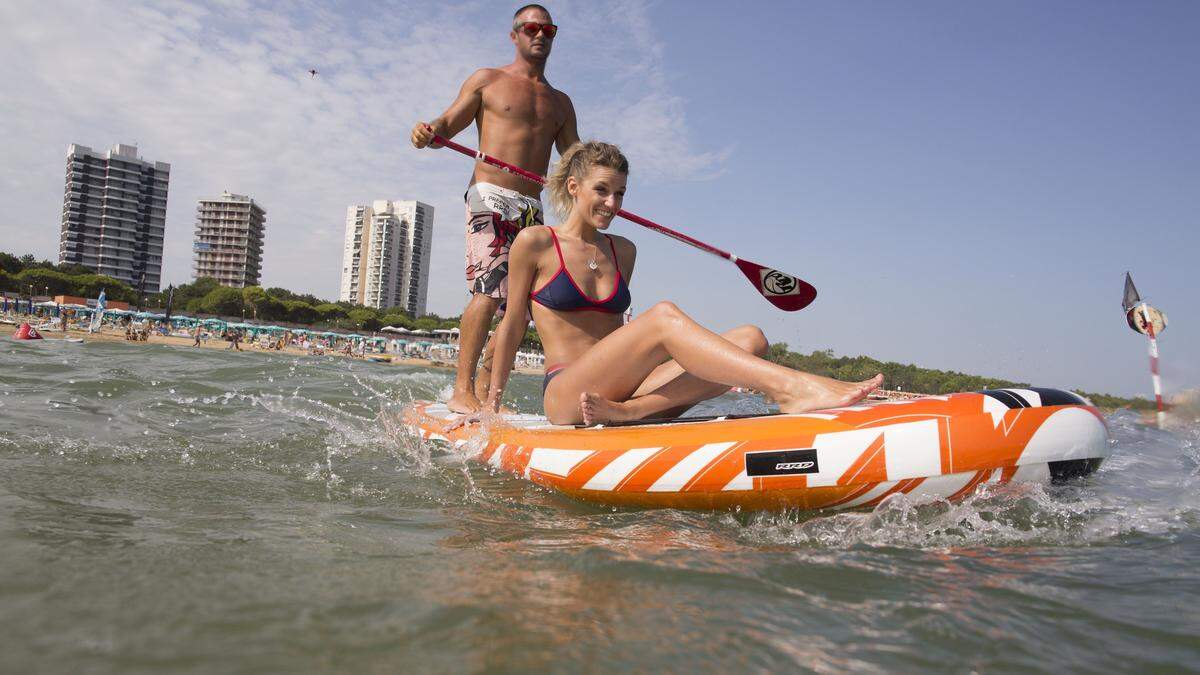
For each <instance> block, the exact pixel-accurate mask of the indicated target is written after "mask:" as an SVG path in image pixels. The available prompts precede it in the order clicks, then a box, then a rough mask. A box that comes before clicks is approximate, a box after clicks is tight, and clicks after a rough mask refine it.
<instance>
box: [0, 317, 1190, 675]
mask: <svg viewBox="0 0 1200 675" xmlns="http://www.w3.org/2000/svg"><path fill="white" fill-rule="evenodd" d="M451 381H452V373H451V372H450V371H447V370H433V369H422V368H412V367H398V366H390V365H384V364H375V363H369V362H362V361H351V360H347V359H342V358H335V357H295V356H287V355H281V354H276V353H262V352H241V353H231V352H219V351H211V350H199V349H197V350H190V349H184V348H172V347H165V346H155V345H148V346H147V345H136V346H135V345H126V344H119V343H89V344H83V345H79V344H68V343H62V342H44V343H37V344H35V343H16V342H11V343H10V342H7V341H6V342H5V343H3V344H2V345H0V671H3V672H13V673H25V672H56V673H57V672H100V673H103V672H120V673H129V672H156V673H159V672H247V671H258V672H290V671H298V672H321V671H324V672H439V671H440V672H447V671H449V672H477V671H496V672H504V671H512V672H530V671H559V672H578V671H614V670H634V671H640V672H655V671H674V672H686V671H703V672H722V671H725V672H728V671H734V670H736V671H739V672H740V671H746V670H751V671H796V670H813V671H844V670H855V671H864V672H872V671H876V672H883V671H889V672H890V671H907V672H914V671H925V670H935V671H959V672H961V671H968V670H979V671H993V672H994V671H1018V670H1019V671H1045V672H1058V671H1063V670H1070V671H1081V670H1104V671H1113V670H1116V671H1130V672H1132V671H1142V670H1146V669H1160V670H1182V669H1197V668H1200V637H1198V635H1200V609H1197V608H1198V607H1200V574H1198V573H1197V562H1198V561H1200V494H1198V488H1200V425H1198V424H1197V422H1196V421H1195V420H1192V421H1190V422H1189V421H1186V420H1175V424H1174V426H1173V427H1172V428H1170V429H1168V430H1158V429H1154V428H1149V427H1146V426H1143V425H1141V424H1140V422H1139V419H1138V417H1137V416H1135V415H1133V414H1131V413H1128V412H1117V413H1114V414H1112V415H1110V416H1109V417H1108V425H1109V429H1110V432H1111V434H1112V441H1111V443H1112V451H1113V456H1112V457H1111V459H1109V460H1108V461H1107V462H1105V464H1104V466H1103V467H1102V468H1101V469H1100V471H1099V472H1098V473H1096V474H1094V475H1093V476H1090V477H1088V478H1086V479H1082V480H1079V481H1077V482H1074V483H1071V484H1068V485H1063V486H1056V487H1050V486H1038V485H1029V484H1016V485H1003V486H994V485H988V486H984V487H983V488H981V490H980V491H979V492H977V493H975V494H974V495H972V496H971V497H969V498H968V499H966V500H965V501H963V502H960V503H955V504H950V503H946V502H944V501H917V500H912V499H908V498H906V497H904V496H899V497H896V498H893V499H890V500H888V501H886V502H885V503H884V504H882V505H880V506H879V507H878V508H876V509H875V510H873V511H867V512H846V513H832V514H820V513H818V514H809V513H776V514H748V513H731V512H712V513H705V512H699V513H697V512H681V511H672V510H627V509H617V510H613V509H608V508H600V507H595V506H590V505H586V504H581V503H579V502H575V501H572V500H570V499H567V498H565V497H562V496H560V495H557V494H554V493H552V492H549V491H546V490H544V489H541V488H538V487H536V486H534V485H531V484H530V483H528V482H526V481H524V480H521V479H518V478H515V477H512V476H509V475H507V474H501V473H493V472H491V471H489V470H487V469H485V468H483V467H480V466H479V465H477V464H475V463H471V462H467V461H466V459H465V457H464V455H463V454H462V453H455V452H452V451H450V450H449V449H447V448H446V447H444V446H439V445H437V444H431V443H426V442H421V441H419V440H417V439H415V438H413V437H412V436H410V435H408V434H406V433H405V432H404V431H403V430H402V429H401V428H400V426H399V424H398V417H397V415H398V413H399V411H400V409H401V408H402V407H403V405H404V404H405V403H406V402H408V401H411V400H413V399H421V398H432V397H435V396H437V395H439V394H440V393H444V392H445V391H446V389H447V387H448V386H449V385H450V383H451ZM1046 384H1050V385H1053V384H1055V383H1046ZM511 393H512V394H513V403H514V405H515V406H516V407H517V408H518V409H520V410H523V411H529V412H532V411H536V410H538V408H539V406H540V402H539V396H540V381H539V380H538V379H536V378H532V377H524V376H516V377H514V380H513V383H512V385H511ZM762 410H764V408H763V407H762V403H761V402H760V401H759V400H758V399H755V398H753V397H748V396H735V395H731V396H726V397H722V398H721V399H718V400H717V401H715V402H712V403H710V404H708V405H707V406H706V407H703V408H701V409H700V410H698V411H697V412H698V413H712V412H741V413H745V412H756V411H762Z"/></svg>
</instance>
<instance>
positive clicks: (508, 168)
mask: <svg viewBox="0 0 1200 675" xmlns="http://www.w3.org/2000/svg"><path fill="white" fill-rule="evenodd" d="M430 131H432V129H430ZM433 143H435V144H437V145H444V146H446V147H447V148H450V149H451V150H455V151H457V152H461V153H462V154H464V155H466V156H468V157H474V158H475V159H477V160H479V161H481V162H483V163H485V164H490V165H492V166H494V167H496V168H497V169H500V170H501V171H504V172H506V173H511V174H513V175H514V176H520V177H521V178H524V179H526V180H530V181H533V182H534V183H537V184H538V185H545V184H546V179H545V178H543V177H541V176H539V175H537V174H536V173H532V172H530V171H526V170H525V169H522V168H521V167H519V166H513V165H512V164H509V163H508V162H504V161H501V160H499V159H496V158H495V157H492V156H490V155H485V154H483V153H482V152H480V151H478V150H472V149H471V148H468V147H467V146H465V145H459V144H458V143H455V142H454V141H452V140H450V139H448V138H442V137H441V136H439V135H437V134H434V135H433ZM617 215H618V216H621V217H622V218H624V219H626V220H628V221H630V222H633V223H637V224H638V225H641V226H642V227H645V228H648V229H651V230H654V231H655V232H658V233H660V234H665V235H667V236H668V237H671V238H672V239H675V240H677V241H681V242H683V243H685V244H688V245H690V246H694V247H695V248H698V249H700V250H701V251H704V252H706V253H711V254H713V255H715V256H718V257H721V258H724V259H726V260H728V261H730V262H732V263H733V264H735V265H737V267H738V269H739V270H741V271H742V274H744V275H746V278H747V279H749V280H750V283H751V284H753V285H754V288H756V289H757V290H758V292H759V293H760V294H761V295H762V296H763V297H764V298H766V299H767V302H770V303H771V304H772V305H775V306H776V307H778V308H779V309H782V310H784V311H785V312H794V311H796V310H799V309H804V308H805V307H808V305H809V304H810V303H812V301H813V300H814V299H816V297H817V289H815V288H813V287H812V285H811V284H809V283H808V282H806V281H804V280H803V279H799V278H797V277H794V276H792V275H790V274H786V273H784V272H780V271H779V270H773V269H771V268H769V267H763V266H762V265H759V264H758V263H752V262H750V261H749V260H743V259H741V258H739V257H737V256H736V255H734V254H732V253H729V252H728V251H722V250H721V249H719V248H717V247H715V246H709V245H708V244H706V243H704V242H702V241H699V240H697V239H693V238H691V237H689V236H687V235H686V234H683V233H682V232H676V231H675V230H672V229H671V228H669V227H663V226H662V225H659V224H658V223H656V222H653V221H650V220H646V219H645V218H643V217H641V216H639V215H637V214H634V213H630V212H628V211H626V210H624V209H621V210H620V211H618V212H617Z"/></svg>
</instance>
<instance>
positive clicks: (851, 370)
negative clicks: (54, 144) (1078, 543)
mask: <svg viewBox="0 0 1200 675" xmlns="http://www.w3.org/2000/svg"><path fill="white" fill-rule="evenodd" d="M767 358H768V359H770V360H771V361H774V362H775V363H779V364H781V365H785V366H787V367H789V368H795V369H797V370H803V371H806V372H809V373H814V374H816V375H824V376H825V377H833V378H837V379H839V380H865V379H867V378H868V377H873V376H874V375H875V373H883V377H884V386H886V387H887V388H888V389H895V388H897V387H899V388H900V389H901V390H902V391H912V392H918V393H921V394H952V393H954V392H960V391H978V390H981V389H1004V388H1010V387H1015V388H1022V387H1028V386H1030V385H1029V383H1027V382H1012V381H1010V380H1004V379H1001V378H998V377H982V376H979V375H969V374H967V373H960V372H957V371H953V370H936V369H933V368H921V367H920V366H914V365H912V364H909V363H896V362H894V361H879V360H877V359H873V358H871V357H869V356H835V355H834V353H833V350H832V349H825V350H819V351H814V352H812V353H811V354H798V353H796V352H793V351H790V350H789V349H788V346H787V345H786V344H784V343H776V344H773V345H771V348H770V351H769V352H768V353H767ZM1077 393H1079V394H1082V395H1083V396H1086V397H1087V398H1089V399H1091V401H1092V402H1093V403H1095V404H1096V405H1097V406H1100V407H1102V408H1133V409H1135V410H1151V409H1153V408H1154V402H1153V401H1150V400H1147V399H1144V398H1122V397H1119V396H1110V395H1108V394H1095V393H1091V392H1085V391H1078V390H1077Z"/></svg>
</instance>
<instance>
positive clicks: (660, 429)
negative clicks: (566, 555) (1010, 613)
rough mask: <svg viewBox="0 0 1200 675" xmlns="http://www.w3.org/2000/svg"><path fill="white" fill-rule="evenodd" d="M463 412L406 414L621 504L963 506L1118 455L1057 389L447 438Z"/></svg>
mask: <svg viewBox="0 0 1200 675" xmlns="http://www.w3.org/2000/svg"><path fill="white" fill-rule="evenodd" d="M458 418H459V415H457V414H456V413H452V412H450V411H449V410H448V409H447V408H446V406H445V405H444V404H441V403H429V402H418V403H415V404H414V405H413V406H412V407H410V408H409V409H408V410H407V411H406V412H405V424H406V426H407V427H408V428H409V429H410V430H411V431H412V432H413V433H416V434H418V435H420V436H421V438H425V439H434V440H444V441H448V442H450V443H452V444H454V445H456V446H466V445H469V444H479V445H480V446H481V447H482V450H481V451H480V452H479V455H478V459H479V461H481V462H484V463H485V464H487V465H489V466H492V467H495V468H497V469H500V470H504V471H510V472H512V473H515V474H517V475H520V476H524V477H525V478H527V479H529V480H531V481H533V482H534V483H537V484H538V485H543V486H545V487H549V488H553V489H555V490H559V491H561V492H563V493H564V494H567V495H570V496H572V497H575V498H578V499H581V500H583V501H587V502H593V503H597V504H606V505H613V506H635V507H664V508H681V509H728V508H735V507H740V508H743V509H783V508H799V509H843V508H858V507H866V508H869V507H872V506H874V505H876V504H878V503H879V502H880V501H882V500H883V499H885V498H886V497H888V496H889V495H892V494H895V493H898V492H901V493H906V494H910V495H931V496H936V497H944V498H948V499H957V498H961V497H963V496H966V495H968V494H970V493H971V492H972V491H974V490H975V488H976V487H977V486H979V485H981V484H983V483H1004V482H1008V481H1021V480H1025V481H1045V482H1050V481H1052V480H1061V479H1067V478H1073V477H1076V476H1081V475H1086V474H1088V473H1091V472H1092V471H1094V470H1095V469H1096V468H1097V467H1099V466H1100V463H1101V462H1102V461H1103V459H1104V458H1105V457H1107V456H1108V454H1109V451H1108V431H1107V428H1106V427H1105V424H1104V419H1103V417H1101V415H1100V412H1099V411H1098V410H1096V408H1094V407H1093V406H1092V405H1091V403H1090V402H1089V401H1087V400H1086V399H1084V398H1082V397H1080V396H1078V395H1076V394H1073V393H1070V392H1065V391H1059V390H1056V389H1034V388H1031V389H1000V390H993V391H984V392H977V393H966V394H949V395H946V396H927V397H923V398H916V399H910V400H906V401H885V402H878V403H876V402H869V403H861V404H858V405H854V406H850V407H846V408H834V409H830V410H821V411H816V412H809V413H803V414H795V415H783V414H777V415H763V416H752V417H735V416H731V417H716V418H694V419H687V418H682V419H676V420H670V421H665V422H646V423H636V424H618V425H610V426H598V427H587V428H584V427H570V426H557V425H553V424H550V423H549V422H547V421H546V419H545V418H544V417H541V416H536V415H505V416H502V417H500V418H499V419H498V420H496V421H493V422H491V423H490V424H489V425H487V426H486V427H485V428H481V427H480V426H478V425H469V426H464V427H459V428H457V429H453V430H448V427H449V426H451V424H452V423H453V422H454V421H455V420H457V419H458Z"/></svg>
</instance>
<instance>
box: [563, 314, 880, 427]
mask: <svg viewBox="0 0 1200 675" xmlns="http://www.w3.org/2000/svg"><path fill="white" fill-rule="evenodd" d="M668 359H674V360H675V361H676V362H677V363H678V365H679V366H680V367H681V368H682V369H683V370H685V371H687V372H688V373H689V374H691V375H693V376H695V377H696V378H698V379H700V380H703V381H705V382H712V383H714V384H721V385H725V386H727V387H728V386H734V385H736V386H744V387H752V388H754V389H758V390H759V391H763V392H765V393H767V394H768V395H769V396H771V398H773V399H775V400H776V401H777V402H779V406H780V409H781V410H783V411H784V412H803V411H806V410H815V409H819V408H829V407H834V406H839V405H846V404H848V403H851V402H853V401H857V400H859V399H862V398H863V397H865V396H866V395H867V394H868V393H870V392H871V391H872V390H874V389H875V388H876V387H878V386H879V383H880V381H881V379H882V377H881V376H876V377H875V378H873V379H871V380H866V381H864V382H854V383H850V382H839V381H837V380H832V379H829V378H826V377H820V376H817V375H812V374H809V373H802V372H800V371H796V370H792V369H790V368H785V367H784V366H781V365H778V364H775V363H771V362H770V361H765V360H763V359H760V358H758V357H757V356H754V355H753V354H751V353H750V352H747V351H745V350H743V349H742V348H740V347H738V346H737V345H735V344H733V343H732V342H730V341H729V340H727V339H725V338H723V337H721V336H720V335H717V334H716V333H714V332H712V331H710V330H708V329H706V328H704V327H703V326H701V325H700V324H698V323H696V322H695V321H693V320H692V319H691V318H690V317H688V316H687V315H686V314H684V313H683V312H682V311H680V309H679V308H678V307H676V306H675V305H674V304H672V303H669V302H661V303H658V304H657V305H655V306H654V307H652V308H650V310H648V311H647V312H645V313H644V314H642V315H641V316H639V317H638V318H636V319H634V320H633V321H631V322H630V323H628V324H626V325H624V326H622V327H621V328H618V329H617V330H616V331H614V332H613V333H612V334H610V335H608V336H607V337H605V338H604V339H603V340H601V341H600V342H598V343H597V344H596V345H595V346H594V347H592V348H591V349H590V350H588V351H587V352H586V353H585V354H584V355H583V357H581V358H580V359H579V360H578V361H576V362H574V363H572V364H571V366H570V367H569V368H567V369H566V370H565V371H563V373H562V374H561V375H559V376H558V377H556V378H555V379H554V380H553V382H551V384H550V388H549V389H547V391H546V394H547V395H546V400H545V406H546V414H547V416H548V417H549V418H550V419H551V420H552V421H555V422H557V423H560V424H564V423H578V422H580V421H582V419H583V415H582V411H581V410H580V408H579V400H580V396H581V395H582V394H585V393H589V392H590V393H594V394H597V395H598V396H599V397H600V398H603V399H607V400H608V401H627V400H629V399H630V398H631V397H632V396H633V394H634V393H635V392H636V391H637V390H638V388H639V387H640V386H641V384H642V383H643V382H644V381H645V380H646V378H647V377H648V376H649V375H650V374H651V373H652V372H653V371H654V370H655V369H656V368H658V367H659V366H660V365H662V364H663V362H664V361H667V360H668ZM597 421H598V420H597Z"/></svg>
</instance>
